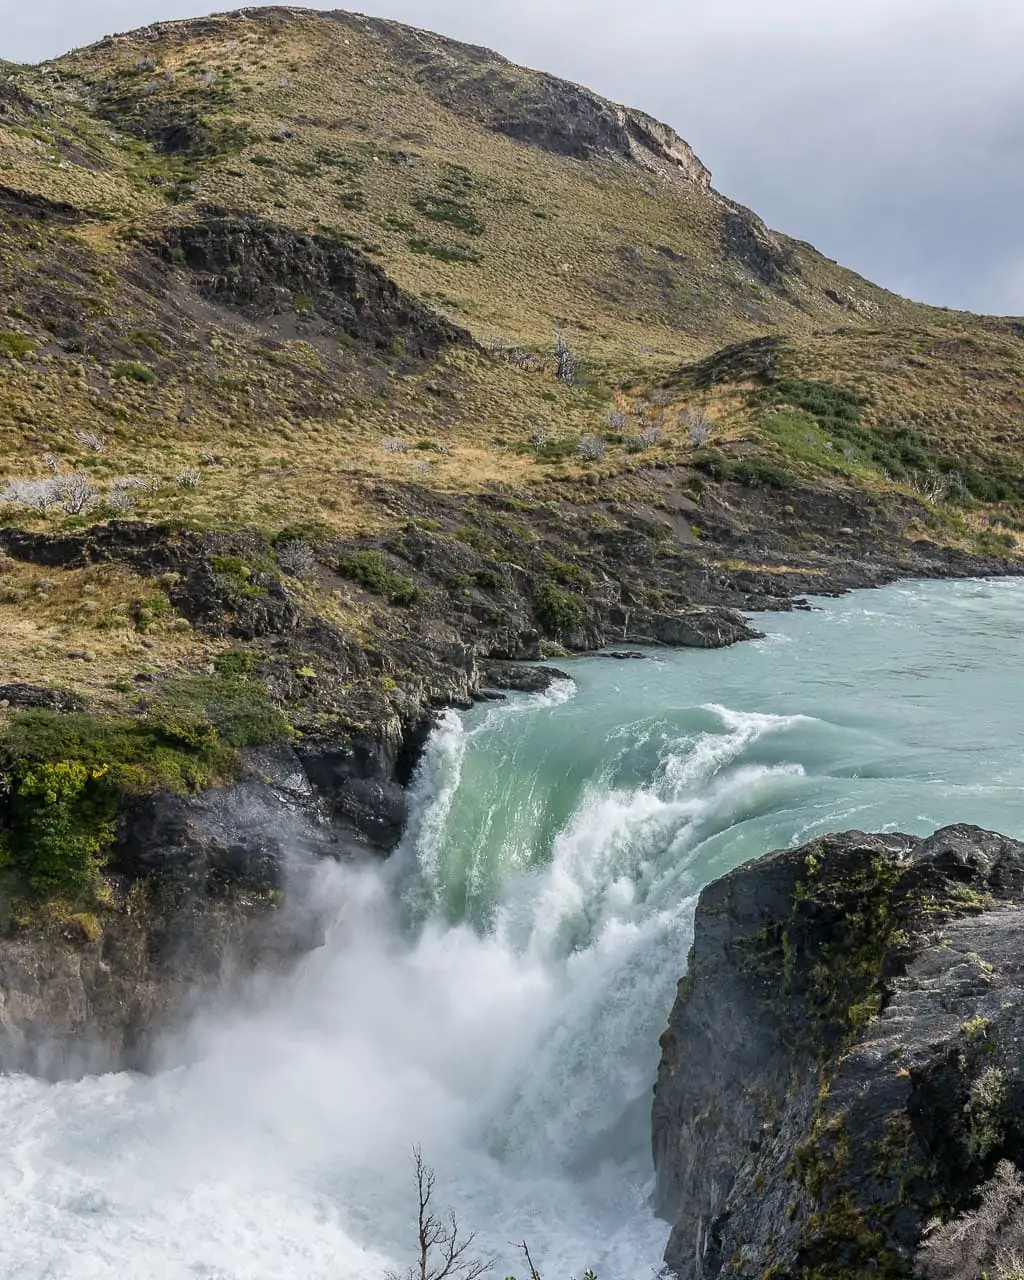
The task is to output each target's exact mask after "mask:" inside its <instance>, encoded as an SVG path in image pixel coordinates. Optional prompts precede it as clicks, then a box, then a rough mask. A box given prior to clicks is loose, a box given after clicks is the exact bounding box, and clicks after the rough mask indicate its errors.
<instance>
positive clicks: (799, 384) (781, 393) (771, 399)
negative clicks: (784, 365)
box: [752, 378, 871, 435]
mask: <svg viewBox="0 0 1024 1280" xmlns="http://www.w3.org/2000/svg"><path fill="white" fill-rule="evenodd" d="M752 399H753V401H754V403H755V404H757V405H762V406H771V407H775V408H784V407H791V408H794V409H802V410H803V411H804V412H805V413H808V414H810V416H811V417H812V418H814V419H815V421H816V422H817V423H818V424H819V425H820V427H821V429H822V430H823V431H825V432H826V433H828V434H829V435H841V434H842V433H843V431H844V430H846V429H847V428H849V427H856V426H858V425H859V423H860V420H861V418H862V417H863V416H864V410H865V409H866V408H867V407H868V406H869V405H870V404H871V397H870V396H862V395H858V394H857V393H856V392H854V391H847V390H846V389H845V388H844V387H836V386H833V385H832V384H831V383H828V382H804V381H801V380H800V379H797V378H780V379H778V380H777V381H773V382H770V383H769V384H768V385H767V386H766V387H763V388H761V389H760V390H758V391H755V392H753V393H752Z"/></svg>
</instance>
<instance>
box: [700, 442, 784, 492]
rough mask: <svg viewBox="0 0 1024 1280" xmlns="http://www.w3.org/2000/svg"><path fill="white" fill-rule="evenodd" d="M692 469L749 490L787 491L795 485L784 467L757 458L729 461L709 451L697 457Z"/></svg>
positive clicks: (767, 459) (731, 459)
mask: <svg viewBox="0 0 1024 1280" xmlns="http://www.w3.org/2000/svg"><path fill="white" fill-rule="evenodd" d="M692 465H693V466H694V467H695V468H696V469H697V470H698V471H701V472H703V474H704V475H706V476H710V477H711V478H712V479H713V480H731V481H733V482H734V483H735V484H741V485H743V486H744V488H746V489H788V488H789V487H790V486H791V485H792V484H793V476H792V474H791V473H790V472H789V471H788V470H787V469H786V468H785V467H783V466H780V465H779V463H777V462H775V461H773V460H772V459H771V458H765V457H763V456H759V455H756V454H753V455H750V456H748V457H745V458H728V457H726V455H725V454H724V453H721V452H719V450H717V449H707V450H705V451H704V452H702V453H698V454H695V455H694V457H693V461H692Z"/></svg>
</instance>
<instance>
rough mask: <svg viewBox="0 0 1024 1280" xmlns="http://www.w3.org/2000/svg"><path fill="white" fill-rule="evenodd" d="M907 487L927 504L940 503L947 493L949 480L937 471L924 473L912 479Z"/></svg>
mask: <svg viewBox="0 0 1024 1280" xmlns="http://www.w3.org/2000/svg"><path fill="white" fill-rule="evenodd" d="M909 487H910V488H911V489H913V490H914V492H915V493H919V494H920V495H921V497H922V498H924V499H925V501H927V502H941V501H942V500H943V498H945V496H946V494H947V493H948V492H949V478H948V476H944V475H942V474H941V473H940V472H938V471H924V472H921V473H920V474H919V475H916V476H914V477H912V479H911V480H910V481H909Z"/></svg>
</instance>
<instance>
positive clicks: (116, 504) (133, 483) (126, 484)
mask: <svg viewBox="0 0 1024 1280" xmlns="http://www.w3.org/2000/svg"><path fill="white" fill-rule="evenodd" d="M146 488H148V486H147V484H146V482H145V480H140V479H139V477H138V476H119V477H118V478H117V479H116V480H113V481H111V483H110V487H109V488H108V489H107V502H108V503H109V504H110V506H111V507H112V508H113V509H114V511H116V512H117V513H118V514H119V515H125V514H126V513H127V512H129V511H132V510H134V508H135V494H136V493H137V492H138V491H139V490H140V489H146Z"/></svg>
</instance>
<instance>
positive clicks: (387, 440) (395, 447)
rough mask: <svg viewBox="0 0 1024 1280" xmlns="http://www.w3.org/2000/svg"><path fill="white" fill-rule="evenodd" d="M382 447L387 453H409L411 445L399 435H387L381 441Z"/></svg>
mask: <svg viewBox="0 0 1024 1280" xmlns="http://www.w3.org/2000/svg"><path fill="white" fill-rule="evenodd" d="M380 447H381V448H382V449H383V450H384V452H385V453H408V452H409V446H408V445H407V444H406V443H405V441H404V440H400V439H399V438H398V437H397V436H385V437H384V439H383V440H382V441H381V442H380Z"/></svg>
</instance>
